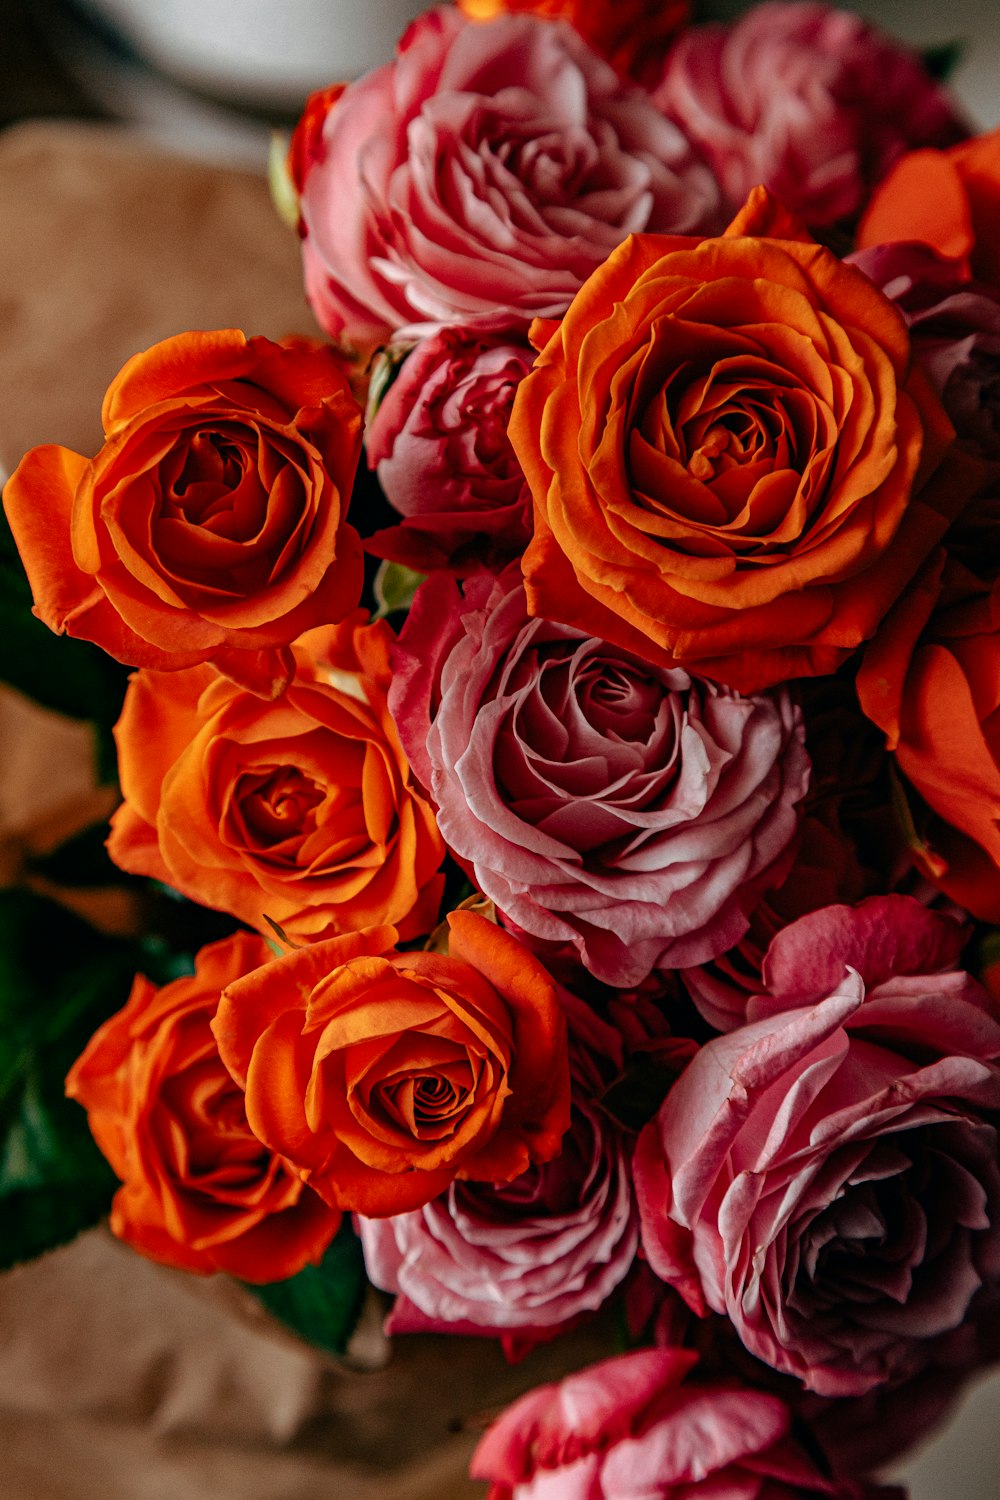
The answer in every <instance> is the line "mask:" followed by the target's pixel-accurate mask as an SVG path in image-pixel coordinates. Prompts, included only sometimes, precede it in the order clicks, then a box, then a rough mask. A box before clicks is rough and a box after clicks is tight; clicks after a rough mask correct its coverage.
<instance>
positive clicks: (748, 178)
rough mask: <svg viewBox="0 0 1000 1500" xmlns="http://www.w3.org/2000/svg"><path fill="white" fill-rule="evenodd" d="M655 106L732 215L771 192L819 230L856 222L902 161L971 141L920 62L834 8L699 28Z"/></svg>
mask: <svg viewBox="0 0 1000 1500" xmlns="http://www.w3.org/2000/svg"><path fill="white" fill-rule="evenodd" d="M653 97H654V98H655V100H656V102H657V103H658V104H660V106H661V107H662V109H663V110H664V112H665V113H666V114H667V115H668V117H669V118H670V119H672V120H674V121H675V122H676V123H677V124H678V125H679V126H680V128H681V129H682V130H683V131H684V133H685V135H687V136H688V138H689V139H690V140H692V141H693V142H694V143H695V145H696V146H697V147H698V149H699V150H700V151H701V153H702V155H703V156H704V158H705V160H706V161H707V162H708V164H709V166H710V167H711V168H712V171H713V172H714V173H715V175H716V178H717V179H718V181H719V183H720V185H721V187H722V190H723V193H724V195H725V197H726V199H727V201H728V202H729V204H730V205H731V206H732V207H733V208H734V209H735V208H738V207H739V206H740V205H741V204H742V203H743V201H744V200H745V198H746V196H747V194H748V193H749V191H750V189H751V188H753V187H756V185H757V184H758V183H763V184H764V186H765V187H767V188H769V189H770V191H771V192H772V193H774V195H775V196H776V197H777V198H780V199H781V201H782V202H783V203H784V205H785V207H786V208H789V209H791V210H792V211H793V212H794V213H797V214H799V215H800V216H801V217H802V218H803V219H805V220H806V222H807V223H808V224H809V225H811V226H812V227H814V228H817V227H823V226H827V225H831V224H835V223H837V222H838V221H839V220H843V219H850V218H853V217H854V216H855V215H857V214H858V212H859V211H860V210H861V208H862V207H863V206H864V204H865V202H866V201H867V198H868V196H869V194H870V192H871V190H872V188H873V187H874V186H875V184H876V183H877V182H879V181H880V179H881V178H882V177H884V176H885V174H886V173H887V172H888V170H889V168H890V167H891V166H892V165H893V164H894V162H895V161H896V160H897V159H898V158H899V157H900V156H902V155H903V153H904V152H906V151H909V150H912V149H914V148H915V147H917V146H945V145H950V144H952V143H953V142H955V141H958V140H961V139H962V137H963V136H965V135H967V134H968V129H967V127H966V126H965V125H964V123H963V122H962V121H961V120H960V119H959V117H958V116H957V115H956V113H955V110H954V108H953V106H952V104H951V102H950V100H949V98H948V95H947V94H946V92H945V91H944V89H942V88H941V87H940V85H938V84H936V83H935V82H934V81H933V80H932V79H931V77H930V75H929V74H928V73H927V71H926V69H925V68H924V66H923V64H922V63H921V61H920V59H919V58H918V57H917V55H916V54H915V53H913V52H911V51H909V50H908V49H906V48H905V47H903V46H902V45H901V44H900V43H898V42H895V41H893V40H891V39H890V38H889V37H887V36H885V35H883V34H882V33H881V32H879V31H878V30H876V29H875V28H874V27H873V26H870V25H869V24H868V23H867V22H865V21H862V20H861V19H860V18H859V17H858V16H855V15H852V14H851V13H850V12H849V11H844V10H835V9H832V8H831V7H830V6H827V5H815V4H783V3H773V4H766V5H757V6H754V7H753V8H752V9H751V10H750V11H749V12H748V13H747V14H746V15H745V16H743V17H742V18H741V19H740V20H738V21H736V22H734V23H732V24H731V25H724V24H722V23H710V24H708V25H704V26H693V27H691V28H689V30H688V31H686V32H685V33H684V34H683V35H682V36H681V37H680V39H679V40H678V41H677V43H676V44H675V46H674V47H673V49H672V50H671V52H670V53H669V54H668V57H667V61H666V65H665V67H664V72H663V76H662V79H661V81H660V83H659V84H658V85H657V87H656V88H655V89H654V91H653Z"/></svg>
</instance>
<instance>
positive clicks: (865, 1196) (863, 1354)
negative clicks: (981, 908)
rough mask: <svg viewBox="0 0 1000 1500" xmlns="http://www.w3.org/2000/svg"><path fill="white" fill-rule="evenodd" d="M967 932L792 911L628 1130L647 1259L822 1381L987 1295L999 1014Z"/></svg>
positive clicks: (936, 1332)
mask: <svg viewBox="0 0 1000 1500" xmlns="http://www.w3.org/2000/svg"><path fill="white" fill-rule="evenodd" d="M964 936H965V934H964V933H963V931H962V929H961V927H960V926H959V925H958V923H956V922H954V921H952V920H951V919H950V918H948V917H944V916H940V915H937V914H935V913H932V912H930V911H928V910H927V909H926V908H925V907H923V906H921V905H920V903H919V902H917V901H914V900H913V899H911V898H909V897H905V896H876V897H871V898H869V899H868V900H867V901H864V902H862V903H861V905H860V906H858V907H855V908H851V907H846V906H832V907H826V908H824V909H823V910H821V911H818V912H814V913H812V914H811V915H810V916H807V917H802V918H801V919H800V920H799V921H798V922H795V923H792V924H791V925H790V926H788V927H786V928H784V930H783V931H782V932H780V933H779V934H778V936H777V937H776V938H775V939H774V941H773V942H772V944H771V947H770V949H769V950H768V954H767V957H766V959H765V962H764V975H763V978H764V984H765V986H766V992H765V993H763V994H761V995H759V996H758V997H757V999H756V1000H755V1001H752V1002H751V1003H750V1006H749V1008H748V1016H749V1024H748V1025H747V1026H744V1027H742V1028H741V1029H740V1030H738V1031H734V1032H731V1033H730V1034H729V1035H728V1036H725V1037H719V1038H717V1039H716V1040H713V1041H711V1042H709V1043H707V1044H706V1045H705V1046H703V1047H702V1048H701V1050H700V1051H699V1052H698V1053H697V1054H696V1056H695V1057H694V1059H693V1060H692V1062H691V1063H689V1065H688V1067H687V1068H686V1069H685V1071H684V1073H683V1074H682V1075H681V1077H680V1079H679V1080H678V1082H677V1083H676V1084H675V1085H674V1087H673V1089H672V1090H671V1092H670V1093H669V1094H668V1095H667V1098H666V1100H665V1102H664V1103H663V1105H662V1106H661V1108H660V1112H659V1114H658V1116H657V1118H656V1119H655V1120H654V1121H653V1122H652V1123H651V1124H650V1125H648V1126H647V1127H646V1129H645V1130H644V1131H643V1133H642V1135H641V1136H640V1138H639V1144H638V1146H637V1148H636V1154H635V1158H634V1163H635V1180H636V1189H637V1193H638V1197H639V1208H640V1214H641V1218H642V1240H643V1247H644V1250H645V1252H646V1255H647V1257H648V1259H649V1262H650V1265H651V1266H652V1267H653V1270H654V1271H656V1272H657V1274H658V1275H659V1276H661V1277H662V1278H663V1279H664V1280H665V1281H667V1282H668V1283H669V1284H670V1285H672V1286H674V1287H675V1288H676V1289H677V1290H678V1291H679V1292H680V1293H681V1294H682V1295H683V1297H684V1298H685V1299H686V1301H687V1302H688V1303H689V1305H690V1306H691V1307H692V1308H694V1309H695V1310H696V1311H698V1312H705V1311H706V1310H707V1309H711V1310H712V1311H713V1312H716V1313H724V1314H726V1315H727V1316H728V1317H729V1318H730V1320H731V1321H732V1323H733V1325H734V1327H735V1329H736V1332H737V1333H738V1335H739V1337H740V1338H741V1339H742V1341H743V1343H744V1344H745V1346H746V1347H747V1348H748V1349H749V1350H750V1352H751V1353H752V1354H754V1355H756V1357H757V1358H758V1359H761V1360H763V1361H765V1363H767V1364H770V1365H772V1366H774V1368H776V1369H778V1370H781V1371H784V1372H786V1373H788V1374H791V1375H795V1376H798V1377H799V1379H800V1380H802V1381H803V1382H804V1384H805V1385H806V1386H807V1387H808V1388H809V1389H810V1390H813V1391H816V1392H817V1393H818V1394H820V1395H823V1396H858V1395H863V1394H864V1393H865V1392H866V1391H869V1390H872V1389H873V1388H875V1387H876V1386H879V1385H882V1384H888V1383H893V1382H896V1381H900V1380H904V1379H907V1378H909V1377H910V1376H912V1375H914V1374H915V1373H916V1372H918V1371H919V1370H920V1369H922V1368H923V1367H924V1366H925V1365H926V1364H927V1362H928V1361H929V1360H930V1359H931V1358H932V1357H933V1356H934V1351H935V1348H936V1345H937V1340H938V1338H939V1337H940V1336H941V1335H943V1334H947V1333H949V1332H951V1331H952V1330H954V1329H956V1328H958V1327H959V1325H960V1324H962V1323H963V1322H967V1323H968V1324H969V1325H970V1326H971V1325H973V1324H974V1323H975V1321H976V1320H977V1318H978V1317H979V1316H980V1315H981V1314H982V1313H988V1312H989V1311H990V1309H991V1307H992V1306H993V1305H994V1304H995V1302H996V1299H997V1293H998V1291H1000V1159H998V1158H1000V1150H998V1147H1000V1141H998V1127H1000V1067H998V1066H997V1059H998V1058H1000V1017H998V1013H997V1010H996V1007H995V1006H994V1005H993V1003H992V1001H991V1000H990V997H989V995H988V994H987V993H986V991H985V990H984V989H983V988H982V987H981V986H980V985H979V984H977V983H976V981H975V980H974V979H972V978H970V976H969V975H968V974H965V973H963V972H962V971H961V970H959V969H958V968H957V962H958V954H959V952H960V949H961V946H962V942H963V940H964Z"/></svg>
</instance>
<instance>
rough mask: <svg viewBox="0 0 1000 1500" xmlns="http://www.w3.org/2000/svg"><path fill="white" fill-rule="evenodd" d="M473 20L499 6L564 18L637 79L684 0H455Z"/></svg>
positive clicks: (668, 35)
mask: <svg viewBox="0 0 1000 1500" xmlns="http://www.w3.org/2000/svg"><path fill="white" fill-rule="evenodd" d="M458 3H459V7H460V9H462V10H464V11H465V14H466V15H467V16H471V17H472V19H473V20H474V21H487V20H491V19H492V17H493V16H498V15H502V14H503V13H504V12H505V11H508V12H513V13H514V14H517V13H518V12H522V11H531V12H533V13H534V14H535V15H536V16H550V17H552V18H553V19H555V20H560V19H562V20H566V21H569V23H570V25H571V26H574V27H575V28H576V30H577V31H578V32H579V33H580V35H581V36H582V37H583V38H584V39H585V40H586V41H588V42H589V43H590V45H591V46H592V47H593V49H594V51H595V52H599V53H600V54H601V56H602V57H606V58H607V60H608V62H609V63H611V64H612V65H613V66H614V67H616V68H617V69H618V71H619V73H623V74H631V75H632V77H633V78H636V79H638V80H639V82H641V83H645V82H648V80H649V79H650V77H651V76H652V75H653V74H654V73H655V71H656V66H657V63H658V61H660V60H661V59H662V56H663V53H664V52H665V51H666V50H667V48H668V47H669V45H670V43H671V42H672V41H673V39H674V37H675V36H676V35H677V33H678V32H679V31H680V30H681V28H682V27H683V26H684V25H685V24H686V22H687V20H688V16H689V14H690V10H691V6H690V3H689V0H458Z"/></svg>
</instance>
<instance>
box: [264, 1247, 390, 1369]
mask: <svg viewBox="0 0 1000 1500" xmlns="http://www.w3.org/2000/svg"><path fill="white" fill-rule="evenodd" d="M367 1285H368V1279H367V1277H366V1275H365V1263H364V1257H363V1255H362V1253H361V1241H360V1240H359V1239H358V1237H357V1235H356V1234H355V1233H354V1230H353V1229H352V1228H351V1226H350V1224H349V1222H348V1221H347V1220H346V1219H345V1220H344V1222H343V1224H342V1225H341V1227H340V1232H339V1233H338V1234H337V1236H336V1238H335V1239H334V1241H333V1243H332V1245H331V1246H330V1248H329V1250H328V1251H327V1252H326V1254H325V1255H324V1257H323V1259H322V1261H321V1262H320V1264H319V1265H318V1266H306V1267H305V1269H304V1270H302V1271H299V1273H298V1275H296V1276H290V1277H289V1278H288V1280H287V1281H273V1282H271V1284H270V1285H269V1286H249V1285H248V1290H249V1291H251V1292H252V1293H253V1295H254V1296H255V1297H256V1298H257V1299H258V1301H259V1302H261V1303H263V1305H264V1306H265V1307H266V1308H267V1310H268V1312H269V1313H271V1314H272V1315H273V1316H274V1317H276V1318H277V1319H278V1320H279V1321H280V1322H282V1323H284V1324H285V1325H286V1327H288V1328H291V1329H292V1331H293V1332H294V1333H297V1334H298V1335H299V1336H300V1338H303V1339H305V1340H306V1342H307V1343H310V1344H314V1345H315V1346H316V1347H317V1348H319V1349H325V1350H326V1351H327V1353H328V1354H343V1353H344V1350H345V1349H346V1348H347V1341H348V1339H349V1338H350V1336H351V1334H352V1333H353V1332H354V1329H355V1326H356V1324H357V1321H358V1318H359V1316H360V1313H361V1305H362V1303H363V1301H364V1297H365V1290H366V1288H367Z"/></svg>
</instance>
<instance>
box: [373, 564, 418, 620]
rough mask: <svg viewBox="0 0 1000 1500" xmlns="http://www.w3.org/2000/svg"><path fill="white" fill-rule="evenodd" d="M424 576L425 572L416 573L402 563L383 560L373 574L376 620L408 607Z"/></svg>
mask: <svg viewBox="0 0 1000 1500" xmlns="http://www.w3.org/2000/svg"><path fill="white" fill-rule="evenodd" d="M426 576H427V575H426V574H425V573H417V572H416V571H415V570H414V569H413V568H407V567H405V566H404V564H403V563H397V562H383V563H382V564H381V566H380V567H379V570H378V572H377V573H376V574H375V585H374V594H375V603H376V604H377V605H378V608H377V609H376V611H375V618H376V620H381V619H384V618H385V616H386V615H391V614H395V613H396V611H397V610H403V609H409V607H410V605H411V604H412V603H413V596H414V594H415V593H416V592H417V589H418V588H419V587H420V585H421V584H422V583H423V581H424V579H425V577H426Z"/></svg>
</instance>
